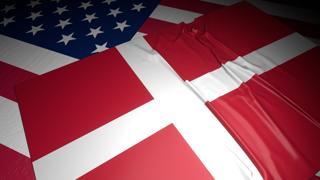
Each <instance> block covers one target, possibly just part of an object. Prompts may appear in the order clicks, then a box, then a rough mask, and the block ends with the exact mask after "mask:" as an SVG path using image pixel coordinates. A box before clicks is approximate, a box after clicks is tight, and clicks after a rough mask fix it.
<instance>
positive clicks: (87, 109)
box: [16, 49, 152, 161]
mask: <svg viewBox="0 0 320 180" xmlns="http://www.w3.org/2000/svg"><path fill="white" fill-rule="evenodd" d="M16 92H17V99H18V102H19V107H20V111H21V115H22V121H23V125H24V129H25V133H26V137H27V141H28V145H29V148H30V153H31V159H32V160H33V161H34V160H36V159H38V158H40V157H42V156H44V155H46V154H47V153H49V152H51V151H53V150H55V149H57V148H60V147H61V146H63V145H65V144H66V143H69V142H71V141H73V140H75V139H77V138H79V137H81V136H83V135H85V134H87V133H89V132H91V131H92V130H94V129H96V128H98V127H100V126H102V125H104V124H106V123H108V122H110V121H112V120H114V119H115V118H117V117H119V116H121V115H123V114H125V113H127V112H129V111H131V110H133V109H135V108H136V107H139V106H141V105H142V104H144V103H146V102H148V101H150V100H152V96H151V95H150V94H149V92H148V91H147V89H146V88H145V87H144V86H143V84H142V83H141V82H140V80H139V79H138V77H137V76H136V75H135V74H134V72H133V71H132V70H131V68H130V67H129V65H128V64H127V63H126V62H125V61H124V59H123V58H122V56H121V55H120V54H119V52H118V51H117V50H116V49H109V50H108V51H105V52H103V53H98V54H95V55H93V56H89V57H88V58H86V59H84V60H81V61H77V62H75V63H73V64H72V65H67V66H64V67H62V68H59V69H56V70H54V71H51V72H49V73H47V74H44V75H42V76H40V77H39V78H35V79H33V80H30V81H27V82H24V83H22V84H19V85H18V86H17V88H16Z"/></svg>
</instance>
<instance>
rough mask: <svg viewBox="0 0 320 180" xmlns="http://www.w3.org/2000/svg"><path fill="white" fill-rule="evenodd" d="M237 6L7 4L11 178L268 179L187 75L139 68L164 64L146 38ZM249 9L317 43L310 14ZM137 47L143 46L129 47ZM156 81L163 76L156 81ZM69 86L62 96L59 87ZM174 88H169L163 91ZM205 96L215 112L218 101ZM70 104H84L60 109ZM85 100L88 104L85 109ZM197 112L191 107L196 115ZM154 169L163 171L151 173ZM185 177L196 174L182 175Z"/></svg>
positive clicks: (3, 35)
mask: <svg viewBox="0 0 320 180" xmlns="http://www.w3.org/2000/svg"><path fill="white" fill-rule="evenodd" d="M238 2H239V1H237V0H229V1H219V0H207V1H198V0H194V1H191V0H190V1H188V2H185V1H166V0H163V1H161V2H160V4H159V2H158V1H139V0H137V1H120V0H104V1H94V0H92V1H79V2H77V1H64V0H61V1H59V0H55V1H40V0H32V1H19V2H12V1H4V2H2V3H3V5H1V7H0V8H2V10H1V14H0V15H1V19H0V26H1V27H0V44H1V48H0V70H1V71H0V83H1V87H0V95H1V97H0V100H1V101H0V117H1V121H0V123H1V124H0V130H1V134H0V135H1V137H0V143H1V149H2V150H1V155H0V156H1V159H3V160H2V162H5V163H1V170H0V172H1V176H2V177H4V178H5V179H6V178H7V179H15V178H17V179H21V178H24V179H34V178H35V177H36V178H37V179H75V178H79V177H82V178H99V176H100V178H109V179H114V178H115V177H119V179H121V178H122V179H125V178H131V179H141V178H145V179H146V178H149V179H150V178H152V179H157V178H158V179H163V178H169V177H171V178H173V177H176V178H184V179H187V178H189V179H212V177H214V178H217V179H230V178H237V179H261V178H262V177H261V174H260V172H259V171H258V170H257V168H256V167H255V165H254V163H253V162H252V161H251V160H250V158H249V157H248V156H247V155H246V153H245V152H244V151H243V150H242V149H241V148H240V146H239V145H238V143H237V142H236V141H235V140H234V139H233V138H232V136H231V135H230V134H229V133H228V132H227V131H226V130H225V128H224V127H223V126H222V125H221V124H220V123H219V122H218V120H216V117H215V116H213V115H212V114H211V113H210V111H209V110H203V108H204V107H205V106H204V104H203V103H202V102H201V101H200V100H199V99H198V98H197V96H193V95H191V94H192V91H190V88H187V87H186V84H184V83H183V81H181V79H180V77H182V79H183V80H187V79H188V78H185V77H184V76H183V75H181V74H180V72H179V70H178V69H177V67H175V66H174V65H172V63H170V61H168V62H169V64H170V65H171V66H172V67H173V69H174V71H173V69H172V68H171V67H170V65H169V64H167V63H160V64H161V66H159V67H157V68H158V69H157V68H155V67H154V64H152V63H154V62H144V61H141V59H144V56H146V57H148V58H151V59H157V58H159V57H158V55H157V54H154V52H155V51H154V50H152V48H151V47H150V45H148V43H146V42H145V40H144V38H143V37H142V36H144V35H146V34H152V35H153V37H156V36H157V34H160V31H161V30H163V29H166V28H169V27H172V26H174V24H179V23H182V22H184V23H190V22H192V21H193V20H194V19H195V18H197V17H200V16H201V15H202V14H207V13H210V12H214V11H216V10H219V9H223V7H224V6H229V5H233V4H236V3H238ZM248 2H249V3H251V4H252V5H254V6H256V7H257V8H259V9H260V10H262V11H264V12H265V13H267V14H269V15H272V16H275V17H276V18H277V19H278V20H280V21H281V22H283V23H285V24H287V25H288V26H291V27H293V28H295V29H296V30H297V31H298V32H300V33H301V34H303V35H305V36H306V37H307V38H310V39H312V41H315V42H318V40H317V38H319V37H320V36H319V31H318V30H319V19H317V18H316V17H317V13H316V12H315V11H314V10H312V9H313V8H312V7H311V8H310V7H307V8H308V10H306V8H300V7H296V5H295V4H294V3H292V2H291V3H290V2H281V1H280V2H278V1H274V2H270V1H259V0H252V1H248ZM310 9H311V10H310ZM213 21H214V20H213ZM130 39H133V41H131V42H128V43H125V42H127V41H129V40H130ZM151 41H152V40H150V42H151ZM303 42H304V41H301V43H303ZM122 43H124V44H122ZM150 44H151V45H152V43H150ZM115 46H116V47H117V48H116V49H114V48H112V47H115ZM152 46H153V48H155V45H152ZM109 48H110V49H109ZM156 49H157V48H156ZM105 50H106V51H105ZM157 50H158V51H159V52H161V49H157ZM102 51H103V52H102ZM145 52H146V53H147V54H144V53H145ZM161 53H164V54H165V53H166V51H164V52H161ZM91 54H94V55H91ZM141 54H144V55H143V56H141ZM79 59H82V60H81V61H78V60H79ZM110 59H111V60H110ZM123 59H125V61H124V60H123ZM106 60H109V61H106ZM155 61H157V60H155ZM69 64H71V65H69ZM66 65H68V66H66ZM64 66H66V67H65V68H61V67H64ZM56 69H57V70H56ZM53 70H55V71H53ZM51 71H52V72H51ZM48 72H49V73H48ZM150 72H157V75H154V77H153V76H151V77H150V74H148V73H150ZM176 72H178V74H176ZM39 75H42V76H40V77H39ZM106 77H108V78H106ZM115 77H117V78H116V79H115ZM28 80H30V81H28ZM23 81H25V82H24V83H21V82H23ZM129 81H130V83H129ZM188 82H189V81H186V83H187V84H188ZM192 83H193V84H191V86H192V87H193V86H194V85H195V86H196V88H191V89H193V90H195V89H196V90H199V89H200V91H202V90H203V89H201V88H202V87H201V80H198V81H193V82H192ZM17 84H19V85H18V86H17V88H16V90H17V94H18V98H17V97H16V93H15V90H14V88H15V86H16V85H17ZM61 84H63V85H64V86H61V87H59V85H61ZM66 84H69V86H68V85H66ZM168 84H169V85H170V86H169V87H171V88H169V89H168V90H166V89H163V88H166V87H167V86H168ZM188 85H190V84H188ZM232 86H233V85H231V89H233V87H232ZM120 87H121V89H120V90H119V89H117V88H120ZM217 87H218V86H217ZM204 91H206V90H204ZM228 91H231V90H228ZM53 92H54V93H53ZM105 92H108V93H107V94H105ZM110 92H112V93H110ZM123 92H125V93H123ZM197 93H198V94H199V96H200V97H201V98H202V99H204V100H205V101H210V102H211V101H213V100H214V99H216V98H217V97H216V95H213V97H212V96H211V95H212V94H210V93H209V95H207V94H206V93H203V92H197ZM223 93H226V92H223ZM53 94H55V95H57V96H54V95H53ZM70 94H72V95H75V96H70V97H66V98H65V99H64V98H62V97H63V96H66V95H70ZM178 94H180V95H179V96H177V95H178ZM203 94H206V95H204V97H203ZM51 95H52V96H51ZM59 95H60V96H59ZM78 95H81V96H83V95H86V97H82V98H81V99H79V101H78V100H77V98H79V96H78ZM219 96H220V95H219ZM186 97H188V98H186ZM208 97H209V98H208ZM172 99H175V101H176V102H172ZM18 100H19V101H18ZM17 101H18V102H19V103H21V104H20V109H21V111H23V112H22V113H23V114H22V118H23V121H22V120H21V117H20V111H19V108H18V104H17V103H16V102H17ZM70 101H72V103H69V102H70ZM110 102H112V103H111V104H110ZM190 102H192V106H188V105H186V104H187V103H190ZM84 103H85V104H84ZM211 103H212V102H211ZM91 105H94V107H92V106H91ZM164 106H165V108H163V107H164ZM177 106H180V107H177ZM29 107H30V108H29ZM41 107H43V108H41ZM106 107H107V108H106ZM159 107H161V108H159ZM90 109H93V110H90ZM106 109H107V110H106ZM213 111H214V110H213ZM182 112H184V113H183V115H181V113H182ZM214 112H215V111H214ZM66 114H71V115H70V116H66ZM68 118H69V119H68ZM197 119H202V120H201V121H200V122H199V121H196V120H197ZM212 119H214V120H216V122H215V123H214V121H212ZM35 122H37V123H35ZM209 127H210V128H209ZM25 131H26V136H27V140H28V145H27V140H26V138H25ZM186 142H187V143H186ZM191 149H192V150H191ZM147 150H149V151H147ZM181 157H184V158H183V160H181V159H179V158H181ZM135 158H138V159H135ZM164 159H169V160H170V161H169V160H166V161H162V160H164ZM199 159H200V160H199ZM124 166H128V167H127V168H125V167H124ZM150 166H152V167H153V168H149V169H148V167H150ZM132 167H135V168H132ZM164 167H166V168H164ZM177 167H179V168H180V169H179V168H177ZM12 169H16V170H15V171H13V170H12ZM130 169H131V171H132V172H131V171H130ZM155 169H156V170H155ZM170 169H171V170H172V169H176V170H175V171H172V172H171V171H170ZM186 169H193V171H190V172H181V171H185V170H186ZM119 171H123V172H119ZM146 171H147V172H148V173H145V172H146ZM34 172H35V175H34ZM163 172H166V173H164V174H163ZM106 174H107V175H108V176H106ZM137 174H138V175H137ZM122 175H123V176H122ZM142 175H143V176H142ZM263 175H265V174H263ZM264 177H267V175H266V176H264Z"/></svg>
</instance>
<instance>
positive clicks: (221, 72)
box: [191, 33, 316, 101]
mask: <svg viewBox="0 0 320 180" xmlns="http://www.w3.org/2000/svg"><path fill="white" fill-rule="evenodd" d="M315 46H316V44H314V43H313V42H311V41H309V40H308V39H306V38H304V37H302V36H301V35H300V34H298V33H292V34H290V35H288V36H286V37H284V38H281V39H279V40H277V41H274V42H272V43H271V44H269V45H266V46H264V47H262V48H260V49H258V50H255V51H253V52H251V53H249V54H247V55H246V56H244V57H238V58H237V59H236V60H234V61H230V62H227V63H226V64H225V65H223V66H222V67H221V68H219V69H216V70H214V71H212V72H209V73H207V74H204V75H202V76H200V77H198V78H196V79H194V80H192V81H191V83H192V84H193V85H194V86H195V87H196V88H197V90H198V91H200V92H201V94H203V95H202V96H203V98H204V99H206V100H207V101H213V100H215V99H217V98H218V97H220V96H222V95H224V94H227V93H228V92H230V91H232V90H234V89H236V88H238V87H239V86H240V85H241V83H243V82H246V81H248V80H249V79H250V78H251V77H252V76H253V75H254V74H262V73H264V72H266V71H269V70H271V69H272V68H274V67H276V66H278V65H280V64H283V63H285V62H287V61H289V60H291V59H292V58H294V57H296V56H298V55H300V54H302V53H304V52H306V51H308V50H310V49H312V48H313V47H315Z"/></svg>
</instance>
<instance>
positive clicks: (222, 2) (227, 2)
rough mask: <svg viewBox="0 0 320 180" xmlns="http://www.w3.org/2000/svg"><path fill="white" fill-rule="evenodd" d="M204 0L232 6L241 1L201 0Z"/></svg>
mask: <svg viewBox="0 0 320 180" xmlns="http://www.w3.org/2000/svg"><path fill="white" fill-rule="evenodd" d="M201 1H204V2H209V3H213V4H220V5H223V6H230V5H233V4H236V3H238V2H241V0H201Z"/></svg>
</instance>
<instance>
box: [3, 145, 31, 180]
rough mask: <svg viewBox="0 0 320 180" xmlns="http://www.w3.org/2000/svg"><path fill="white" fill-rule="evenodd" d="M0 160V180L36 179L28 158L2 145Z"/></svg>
mask: <svg viewBox="0 0 320 180" xmlns="http://www.w3.org/2000/svg"><path fill="white" fill-rule="evenodd" d="M0 160H1V162H0V177H1V179H6V180H16V179H28V180H33V179H36V178H35V175H34V171H33V167H32V163H31V160H30V158H28V157H26V156H24V155H22V154H20V153H18V152H16V151H14V150H12V149H10V148H8V147H6V146H4V145H2V144H0Z"/></svg>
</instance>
